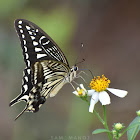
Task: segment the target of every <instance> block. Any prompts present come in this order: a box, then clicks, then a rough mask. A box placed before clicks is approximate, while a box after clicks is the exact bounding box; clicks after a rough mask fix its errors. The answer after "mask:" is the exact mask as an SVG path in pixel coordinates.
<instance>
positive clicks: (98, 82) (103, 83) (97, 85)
mask: <svg viewBox="0 0 140 140" xmlns="http://www.w3.org/2000/svg"><path fill="white" fill-rule="evenodd" d="M109 84H110V80H109V79H107V78H106V77H105V76H104V75H102V77H100V76H97V78H96V77H94V79H92V81H91V82H90V88H91V89H95V90H96V91H97V92H101V91H104V90H106V88H108V87H109Z"/></svg>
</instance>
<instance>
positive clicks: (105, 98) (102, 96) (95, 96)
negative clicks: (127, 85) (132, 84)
mask: <svg viewBox="0 0 140 140" xmlns="http://www.w3.org/2000/svg"><path fill="white" fill-rule="evenodd" d="M106 90H107V91H109V92H111V93H112V94H114V95H116V96H118V97H120V98H123V97H125V96H126V95H127V93H128V92H127V91H125V90H120V89H114V88H106ZM107 91H101V92H97V91H95V90H94V89H91V90H88V91H87V96H91V100H90V106H89V112H91V113H93V110H94V106H95V104H96V103H97V102H98V101H100V102H101V104H102V105H108V104H110V103H111V102H110V97H109V95H108V93H107Z"/></svg>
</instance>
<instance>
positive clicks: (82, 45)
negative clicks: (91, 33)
mask: <svg viewBox="0 0 140 140" xmlns="http://www.w3.org/2000/svg"><path fill="white" fill-rule="evenodd" d="M83 47H84V44H83V43H81V48H83ZM81 53H82V49H80V53H79V55H81ZM79 55H77V58H76V60H75V65H76V64H79V63H76V62H77V60H78V58H79ZM82 62H84V61H82ZM80 63H81V62H80Z"/></svg>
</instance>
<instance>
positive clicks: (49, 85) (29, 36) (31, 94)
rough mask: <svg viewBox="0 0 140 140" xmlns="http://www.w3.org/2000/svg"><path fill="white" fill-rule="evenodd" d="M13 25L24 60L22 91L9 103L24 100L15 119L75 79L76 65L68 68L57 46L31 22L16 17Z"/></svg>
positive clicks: (32, 110)
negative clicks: (22, 106)
mask: <svg viewBox="0 0 140 140" xmlns="http://www.w3.org/2000/svg"><path fill="white" fill-rule="evenodd" d="M15 28H16V31H17V34H18V36H19V38H20V43H21V47H22V50H23V56H24V61H25V63H26V68H25V69H24V71H23V79H22V88H21V93H20V94H19V95H18V96H17V97H16V98H15V99H13V100H12V101H11V102H10V104H9V106H13V105H14V104H16V103H18V102H20V101H25V102H26V106H25V108H24V110H23V111H22V112H21V113H20V114H19V115H18V116H17V117H16V119H17V118H18V117H19V116H21V115H22V114H23V113H24V112H37V111H38V110H39V108H40V107H41V106H42V104H44V103H45V101H46V99H47V98H48V97H53V96H55V95H56V94H57V92H58V91H59V90H60V89H61V88H62V86H63V85H64V84H66V83H71V82H72V80H73V79H74V78H76V72H77V70H78V67H77V66H73V67H72V68H70V67H69V64H68V61H67V59H66V57H65V55H64V53H63V52H62V51H61V49H60V48H59V47H58V45H57V44H56V43H55V42H54V41H53V40H52V39H51V38H50V37H49V36H48V35H47V34H46V33H45V32H44V31H43V30H42V29H41V28H39V27H38V26H37V25H35V24H34V23H32V22H30V21H27V20H25V19H17V20H16V21H15ZM16 119H15V120H16Z"/></svg>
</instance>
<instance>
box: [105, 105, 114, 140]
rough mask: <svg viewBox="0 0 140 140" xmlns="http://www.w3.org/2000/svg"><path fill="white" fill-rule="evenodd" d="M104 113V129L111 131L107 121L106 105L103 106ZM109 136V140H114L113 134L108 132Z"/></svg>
mask: <svg viewBox="0 0 140 140" xmlns="http://www.w3.org/2000/svg"><path fill="white" fill-rule="evenodd" d="M103 111H104V127H105V129H107V130H109V128H108V125H107V120H106V109H105V106H104V105H103ZM107 134H108V137H109V139H110V140H113V139H112V136H111V134H110V133H109V132H107Z"/></svg>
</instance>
